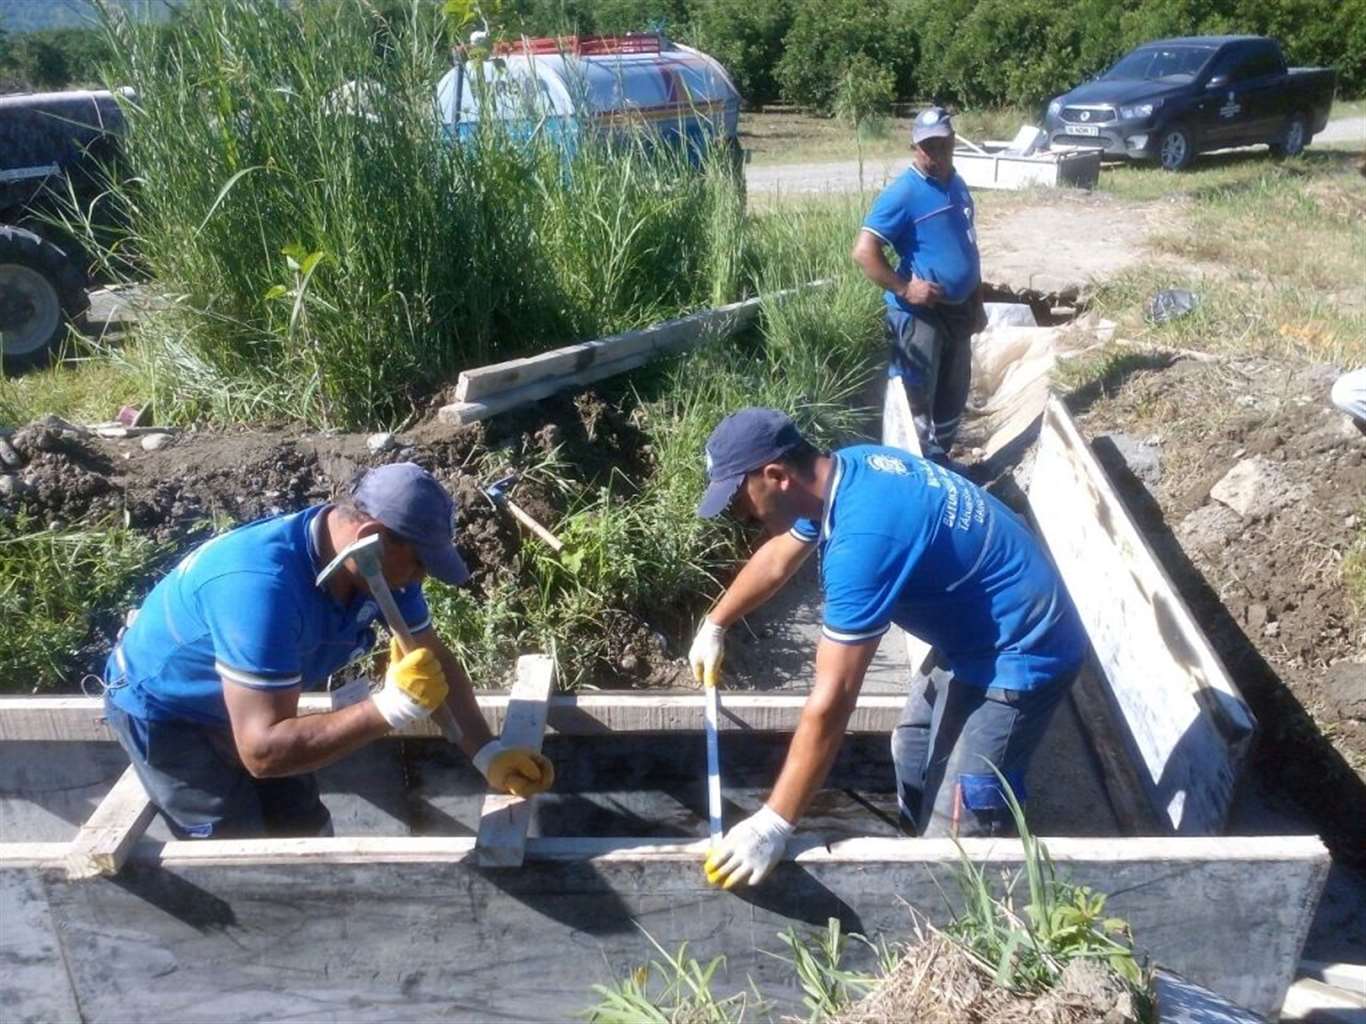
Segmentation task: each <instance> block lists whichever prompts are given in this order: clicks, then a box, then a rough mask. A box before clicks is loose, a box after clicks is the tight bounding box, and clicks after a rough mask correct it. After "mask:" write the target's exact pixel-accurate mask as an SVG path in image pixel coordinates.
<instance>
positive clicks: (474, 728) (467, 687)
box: [413, 629, 493, 758]
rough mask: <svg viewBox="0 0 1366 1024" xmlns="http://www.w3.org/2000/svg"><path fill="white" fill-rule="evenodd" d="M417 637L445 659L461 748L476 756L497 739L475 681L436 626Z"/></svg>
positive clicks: (443, 668) (449, 701) (443, 666)
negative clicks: (487, 719)
mask: <svg viewBox="0 0 1366 1024" xmlns="http://www.w3.org/2000/svg"><path fill="white" fill-rule="evenodd" d="M413 639H414V640H415V641H416V642H417V643H418V644H420V645H421V646H423V647H426V648H428V649H429V650H431V652H432V653H433V654H435V655H436V659H437V661H439V662H440V663H441V671H442V673H443V674H444V675H445V677H446V685H447V686H448V687H450V693H449V694H448V695H447V697H446V706H447V707H448V708H450V709H451V713H452V714H454V715H455V722H456V724H457V725H459V726H460V732H461V737H460V749H461V750H463V751H464V752H465V756H466V757H471V758H472V757H474V755H475V754H477V753H478V752H479V748H481V747H482V746H484V744H486V743H488V742H489V740H491V739H493V733H492V732H491V731H490V730H489V726H488V722H487V721H485V720H484V713H483V712H482V711H480V710H479V702H478V701H477V700H475V696H474V684H473V683H471V682H470V677H469V676H468V675H467V674H466V673H465V669H464V666H462V665H461V664H460V662H459V660H457V659H456V657H455V655H454V654H452V653H451V651H450V648H448V647H447V646H446V644H445V642H444V641H443V640H442V639H441V637H440V636H438V635H437V632H436V630H434V629H426V630H423V631H422V632H421V633H419V634H417V636H415V637H413Z"/></svg>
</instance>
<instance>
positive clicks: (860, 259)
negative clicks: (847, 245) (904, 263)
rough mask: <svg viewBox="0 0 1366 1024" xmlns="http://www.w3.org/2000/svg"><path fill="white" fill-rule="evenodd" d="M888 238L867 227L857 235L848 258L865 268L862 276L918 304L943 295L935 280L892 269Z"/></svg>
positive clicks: (922, 304)
mask: <svg viewBox="0 0 1366 1024" xmlns="http://www.w3.org/2000/svg"><path fill="white" fill-rule="evenodd" d="M886 244H887V243H886V242H885V241H883V239H882V238H880V237H879V236H877V235H875V234H873V232H871V231H869V230H868V229H867V228H864V229H863V230H862V231H860V232H859V233H858V237H857V238H855V239H854V248H853V249H852V250H851V251H850V253H849V258H850V259H852V260H853V261H854V262H855V263H857V264H858V265H859V267H860V268H862V270H863V276H864V277H866V278H867V279H868V280H869V281H872V282H873V284H875V285H877V286H878V287H880V288H885V289H886V290H887V291H889V292H894V293H895V294H897V295H900V296H901V297H902V298H903V299H905V300H906V301H907V302H909V303H912V304H913V305H918V306H929V305H933V304H934V303H936V302H938V301H939V300H940V299H941V298H943V297H944V289H943V287H942V286H941V285H939V284H938V283H937V282H934V281H922V280H921V279H920V278H918V277H914V276H913V277H910V278H904V277H902V276H901V275H900V274H898V273H897V272H896V271H895V270H893V269H892V265H891V264H890V263H888V262H887V256H886V254H885V253H884V252H883V247H884V246H886Z"/></svg>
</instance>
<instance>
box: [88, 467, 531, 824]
mask: <svg viewBox="0 0 1366 1024" xmlns="http://www.w3.org/2000/svg"><path fill="white" fill-rule="evenodd" d="M454 512H455V503H454V502H453V501H452V499H451V497H450V495H448V494H447V493H446V491H445V489H444V488H443V487H442V486H441V484H440V483H438V482H437V480H436V479H435V478H434V477H433V476H432V475H431V474H429V473H428V472H427V471H426V470H424V469H422V468H421V467H419V466H417V465H415V464H414V463H411V462H406V463H396V464H393V465H387V466H380V467H378V468H376V469H372V470H370V471H369V472H368V473H366V474H365V475H364V476H363V477H362V478H361V480H360V481H359V483H358V484H357V485H356V487H355V488H354V489H353V491H352V492H351V494H350V495H349V496H347V497H345V498H343V499H341V500H339V501H337V502H334V503H329V504H324V505H317V506H314V507H312V508H308V509H304V510H303V511H302V512H295V513H292V514H288V515H282V516H276V517H274V518H270V519H263V520H260V521H258V522H255V523H251V524H249V525H246V526H242V527H239V528H237V529H235V530H232V531H230V532H228V533H225V534H223V535H222V536H219V537H215V538H214V539H213V540H210V541H208V542H206V543H204V544H202V545H200V546H199V547H198V548H196V549H195V550H194V551H193V552H191V553H190V554H189V555H188V556H186V557H185V558H184V559H183V560H182V561H181V562H180V564H179V565H177V566H176V568H175V569H173V570H172V571H171V572H170V573H169V574H168V575H167V576H166V577H165V578H163V579H162V580H161V581H160V582H159V583H157V585H156V586H155V587H154V588H153V589H152V592H151V593H150V594H148V595H147V599H146V600H145V601H144V602H143V604H142V607H141V609H140V610H139V611H138V613H137V615H136V617H135V618H134V619H133V621H132V624H131V625H130V626H129V627H128V628H127V630H125V631H124V633H123V634H122V636H121V637H120V639H119V641H118V643H117V644H116V646H115V648H114V651H113V653H112V654H111V655H110V657H109V661H108V663H107V665H106V668H105V684H106V686H107V688H108V689H107V693H106V698H105V708H106V712H107V715H108V719H109V724H110V726H111V727H112V728H113V730H114V732H115V734H116V735H117V736H118V738H119V742H120V743H121V744H122V745H123V748H124V750H126V751H127V752H128V756H129V758H130V759H131V760H132V762H133V766H134V768H135V769H136V771H137V773H138V776H139V777H140V778H141V780H142V783H143V786H144V787H145V788H146V790H147V793H148V795H149V796H150V797H151V799H152V802H153V803H154V804H156V806H157V808H158V809H159V810H160V811H161V813H162V816H163V817H164V818H165V820H166V823H167V825H168V826H169V828H170V829H171V831H172V833H173V834H175V835H176V836H177V837H180V838H202V839H206V838H211V837H212V838H224V837H244V836H260V835H270V836H313V835H331V834H332V823H331V816H330V814H329V813H328V811H327V808H326V807H324V806H323V804H322V801H321V800H320V799H319V798H318V784H317V781H316V780H315V778H314V777H313V775H312V774H311V773H312V772H313V771H314V770H315V769H317V768H320V767H322V766H323V765H326V764H329V763H331V762H332V761H335V760H337V759H338V758H340V757H343V756H344V755H346V754H349V753H350V752H351V751H353V750H356V749H357V748H359V747H361V746H364V745H365V744H367V743H369V742H370V741H371V740H375V739H378V738H379V737H381V736H383V735H384V734H386V733H388V732H389V731H390V730H393V729H400V728H402V727H403V726H405V725H408V724H410V723H413V722H417V721H420V720H422V719H424V718H427V717H428V716H429V715H431V714H432V712H433V711H434V710H436V708H437V707H439V706H440V705H441V704H442V703H443V702H446V703H447V704H448V706H449V707H450V709H451V711H452V712H453V714H454V717H455V720H456V723H457V724H458V725H459V727H460V729H461V732H462V733H463V736H462V738H461V742H460V746H461V748H462V749H463V750H464V752H465V753H466V754H467V755H468V756H469V757H471V758H472V759H473V761H474V764H475V765H476V766H477V767H478V768H479V770H480V771H481V772H482V773H483V774H484V776H485V777H486V778H487V779H488V781H489V784H490V786H492V787H493V788H494V789H497V790H499V791H502V792H510V793H516V794H520V795H529V794H531V793H536V792H540V791H542V790H544V789H546V788H548V787H549V786H550V784H551V782H552V781H553V779H554V769H553V768H552V766H551V764H550V762H549V761H548V760H547V759H546V758H544V757H543V756H541V755H540V754H539V753H536V752H533V751H531V750H526V749H520V748H509V747H504V746H503V745H502V743H500V742H499V741H498V740H497V739H495V738H494V737H493V736H492V734H491V733H490V732H489V728H488V725H487V723H486V722H485V721H484V717H483V715H482V714H481V713H480V711H479V706H478V704H477V703H476V701H475V697H474V690H473V688H472V687H471V685H470V681H469V678H468V677H467V676H466V675H465V672H464V670H463V669H462V668H461V666H460V664H459V663H458V662H457V661H456V659H455V657H454V656H453V655H452V654H451V652H450V651H449V649H447V647H446V645H445V644H443V643H442V641H441V639H440V638H439V637H438V636H437V635H436V633H435V631H433V630H432V628H431V616H430V615H429V613H428V611H427V604H426V600H425V599H424V597H423V594H422V580H423V578H424V577H425V576H427V575H431V576H433V577H435V578H436V579H439V580H441V581H442V582H443V583H448V584H451V585H458V584H461V583H464V582H465V581H466V580H467V579H468V578H469V572H468V571H467V569H466V568H465V564H464V562H463V561H462V560H461V558H460V555H459V553H458V552H457V551H456V549H455V546H454V544H453V543H452V536H451V535H452V529H453V515H454ZM374 534H378V535H380V536H381V537H382V538H383V573H384V578H385V580H386V581H387V582H388V584H389V586H390V588H391V589H392V590H393V595H394V599H395V601H396V603H397V605H398V607H399V610H400V611H401V613H402V615H403V619H404V621H405V622H406V623H407V625H408V628H409V629H410V630H411V632H412V633H413V634H414V640H415V641H416V643H417V644H418V648H417V649H416V650H414V651H412V652H411V653H409V654H407V655H404V654H403V652H402V650H401V649H400V648H399V647H398V645H397V642H396V641H395V642H392V643H391V645H390V654H389V661H388V667H387V670H386V672H385V677H384V686H383V689H381V690H379V691H377V692H375V693H374V694H372V695H367V694H366V693H365V692H364V691H363V690H362V691H361V692H360V693H359V697H360V699H359V700H358V702H356V703H352V704H349V705H348V706H344V707H339V708H336V709H334V710H332V711H329V712H325V713H322V714H315V715H303V716H301V715H299V714H298V713H297V712H298V704H299V694H300V691H301V690H302V689H303V688H305V687H316V686H318V685H321V684H323V683H325V682H326V681H327V679H328V677H329V676H331V675H332V674H333V673H335V672H338V671H339V670H341V669H342V668H343V667H345V666H347V665H349V664H351V663H352V662H354V661H356V660H357V659H359V658H361V657H363V656H364V655H366V654H368V653H369V652H370V650H371V648H372V647H373V646H374V643H375V633H374V629H373V624H374V623H375V622H376V620H377V619H378V618H379V616H380V612H379V608H378V606H377V604H376V602H375V601H374V599H373V598H372V597H371V595H370V593H369V589H368V587H367V586H366V583H365V581H364V579H363V578H362V576H361V575H360V574H358V573H357V572H355V571H353V570H354V567H353V565H352V564H351V563H349V562H343V563H342V566H341V567H340V568H338V569H337V570H336V571H335V572H333V573H331V574H330V575H328V576H327V578H326V579H325V580H323V581H321V582H319V574H320V572H321V571H322V570H323V568H324V567H325V566H327V565H328V564H329V563H330V562H331V561H332V560H333V559H334V558H335V557H336V556H337V554H338V553H339V552H343V551H345V550H346V549H347V548H348V547H349V546H350V545H351V544H353V543H354V542H356V541H357V540H360V539H362V538H365V537H368V536H371V535H374Z"/></svg>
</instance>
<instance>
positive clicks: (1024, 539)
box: [791, 445, 1087, 690]
mask: <svg viewBox="0 0 1366 1024" xmlns="http://www.w3.org/2000/svg"><path fill="white" fill-rule="evenodd" d="M833 457H834V460H835V463H834V472H833V475H832V477H831V481H832V482H831V485H830V493H829V494H828V495H827V497H826V500H825V514H824V518H823V519H822V522H821V523H820V525H819V527H817V526H816V524H814V523H812V522H811V521H809V520H805V519H803V520H798V522H797V523H796V525H795V526H793V528H792V531H791V532H792V535H793V536H794V537H796V538H797V539H798V540H801V541H804V542H806V543H814V544H818V545H819V549H818V550H819V552H820V558H821V584H822V587H823V589H824V591H825V623H824V628H823V632H824V635H825V636H826V637H827V638H829V639H830V640H834V641H835V642H837V643H845V644H852V643H862V642H863V641H866V640H871V639H873V638H874V637H878V636H881V635H882V634H883V633H885V632H886V631H887V629H888V627H889V626H890V625H891V624H892V623H896V624H897V625H898V626H900V627H902V628H903V629H905V630H907V631H908V632H910V633H914V634H915V635H916V636H918V637H920V639H922V640H924V641H926V642H927V643H929V644H931V645H933V646H934V647H935V648H936V649H937V650H938V651H939V653H940V654H941V655H943V657H944V659H945V660H946V661H947V662H948V665H949V667H950V668H951V669H952V670H953V673H954V674H955V675H956V676H957V677H958V678H959V679H961V680H962V681H963V682H965V683H969V684H972V685H974V686H980V687H982V688H984V689H985V688H987V687H993V686H994V687H999V688H1001V689H1004V690H1031V689H1034V688H1036V687H1038V686H1041V685H1043V684H1045V683H1048V682H1050V681H1051V680H1054V679H1057V678H1059V677H1060V676H1064V675H1068V674H1070V673H1072V672H1074V671H1075V670H1076V669H1077V668H1079V667H1080V665H1081V662H1082V659H1083V658H1084V657H1085V654H1086V648H1087V640H1086V633H1085V631H1084V629H1083V628H1082V625H1081V620H1080V619H1079V618H1078V617H1077V611H1076V608H1075V607H1073V605H1072V600H1071V598H1070V597H1069V596H1068V594H1067V591H1066V589H1065V588H1064V586H1063V583H1062V580H1061V579H1060V578H1059V576H1058V574H1057V571H1056V570H1055V569H1054V568H1053V565H1052V563H1051V562H1050V561H1049V560H1048V557H1047V555H1046V554H1045V553H1044V551H1043V548H1042V547H1041V545H1040V543H1039V541H1037V540H1036V539H1035V538H1034V535H1033V534H1032V533H1030V531H1029V529H1028V528H1027V527H1026V526H1025V524H1024V523H1023V522H1022V521H1021V520H1020V519H1019V518H1018V517H1017V516H1016V515H1015V514H1014V513H1013V512H1011V511H1010V509H1008V508H1006V506H1005V505H1003V504H1002V503H1001V502H1000V501H999V500H997V499H996V498H994V497H992V496H991V495H990V494H987V493H986V492H985V491H984V490H982V489H981V488H980V487H977V486H976V485H975V484H972V483H970V482H969V481H967V480H964V479H963V478H962V477H960V476H958V475H957V474H956V473H952V472H949V471H948V470H946V469H944V468H942V467H940V466H938V465H936V464H934V463H933V462H929V461H926V460H925V459H921V458H918V457H916V456H914V455H911V454H909V453H907V452H904V451H901V450H900V449H898V448H887V447H882V446H880V445H860V446H857V447H853V448H845V449H842V450H841V451H838V452H835V453H834V456H833Z"/></svg>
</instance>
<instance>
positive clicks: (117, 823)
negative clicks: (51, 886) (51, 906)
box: [65, 765, 156, 879]
mask: <svg viewBox="0 0 1366 1024" xmlns="http://www.w3.org/2000/svg"><path fill="white" fill-rule="evenodd" d="M155 814H156V807H154V806H153V804H152V801H151V800H150V799H149V798H148V796H147V791H146V790H145V789H143V788H142V780H141V779H139V778H138V775H137V772H136V771H135V770H134V769H133V767H132V766H131V765H130V766H129V767H128V768H127V769H126V770H125V771H124V773H123V774H122V775H121V776H120V777H119V781H118V782H116V783H114V788H113V789H111V790H110V791H109V793H108V795H106V796H105V798H104V799H103V800H101V801H100V805H99V806H98V807H96V808H95V813H94V814H92V815H91V816H90V819H89V820H88V821H87V822H86V823H85V824H84V825H83V826H82V827H81V830H80V831H79V832H77V833H76V838H75V839H73V840H72V841H71V848H70V850H69V851H68V852H67V855H66V858H65V861H66V875H67V877H68V878H72V879H83V878H100V877H108V876H109V875H116V874H118V872H119V869H120V868H122V867H123V862H124V861H125V860H127V859H128V851H129V850H131V849H132V848H133V844H134V843H135V842H137V841H138V838H139V837H140V836H141V835H142V833H143V832H145V831H146V830H147V826H148V825H150V824H151V823H152V818H153V816H154V815H155Z"/></svg>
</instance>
